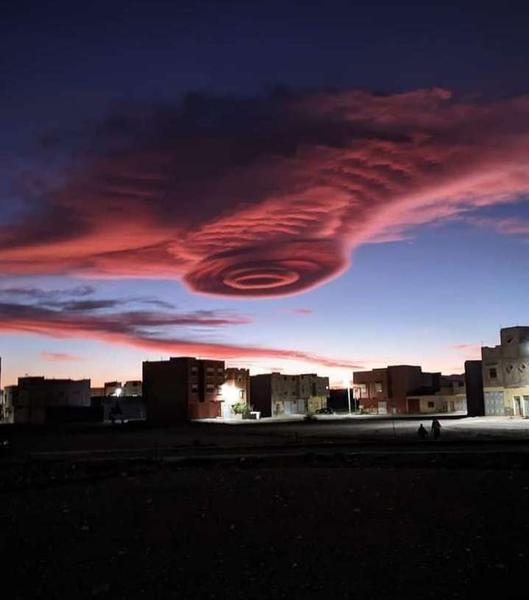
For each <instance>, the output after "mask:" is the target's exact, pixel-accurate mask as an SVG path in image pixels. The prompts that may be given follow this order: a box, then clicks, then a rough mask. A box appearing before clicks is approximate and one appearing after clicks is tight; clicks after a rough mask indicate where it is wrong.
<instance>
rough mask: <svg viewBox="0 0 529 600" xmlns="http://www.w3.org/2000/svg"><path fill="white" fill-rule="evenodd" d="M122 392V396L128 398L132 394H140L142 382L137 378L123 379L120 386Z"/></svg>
mask: <svg viewBox="0 0 529 600" xmlns="http://www.w3.org/2000/svg"><path fill="white" fill-rule="evenodd" d="M122 394H123V396H128V397H129V398H132V397H133V396H142V395H143V390H142V382H141V381H140V380H138V379H135V380H131V381H125V383H124V385H123V388H122Z"/></svg>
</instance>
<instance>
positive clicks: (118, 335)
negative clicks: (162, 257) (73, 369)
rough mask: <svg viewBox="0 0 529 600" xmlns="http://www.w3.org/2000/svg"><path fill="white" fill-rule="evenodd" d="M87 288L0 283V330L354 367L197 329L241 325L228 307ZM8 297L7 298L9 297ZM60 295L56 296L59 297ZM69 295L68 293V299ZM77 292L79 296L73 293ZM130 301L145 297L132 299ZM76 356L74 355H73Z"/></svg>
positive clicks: (165, 350)
mask: <svg viewBox="0 0 529 600" xmlns="http://www.w3.org/2000/svg"><path fill="white" fill-rule="evenodd" d="M89 290H90V288H89V287H83V288H73V289H70V290H54V291H44V290H39V289H38V288H4V289H0V334H1V333H27V334H37V335H44V336H48V337H55V338H84V339H95V340H99V341H103V342H108V343H112V344H121V345H128V346H132V347H136V348H141V349H143V350H149V351H157V352H163V353H164V354H165V353H167V354H173V355H175V354H176V355H178V354H180V355H190V356H202V357H209V358H218V359H222V360H229V359H270V358H271V359H284V360H293V361H301V362H309V363H313V364H318V365H320V366H325V367H346V368H354V367H358V365H357V364H354V363H353V362H352V361H349V360H341V359H338V358H331V357H329V356H323V355H319V354H313V353H310V352H302V351H298V350H295V349H285V348H267V347H259V346H252V345H237V344H226V343H215V342H211V341H208V340H206V341H204V340H201V339H200V334H197V332H199V331H202V332H203V331H212V330H218V329H219V328H225V327H232V326H240V325H245V324H248V323H250V322H251V319H250V318H249V317H247V316H244V315H237V314H234V313H233V312H231V311H213V310H198V311H194V312H187V313H183V312H179V311H176V310H174V308H173V309H172V310H167V309H165V310H160V308H159V307H156V309H153V308H152V307H151V308H149V309H148V310H138V309H136V308H130V307H129V306H127V305H128V304H129V303H124V302H123V301H115V300H104V299H103V300H92V299H86V296H89V294H90V292H89ZM10 297H11V298H10ZM60 297H62V299H59V298H60ZM72 297H73V299H72ZM79 297H81V298H82V299H80V300H79V299H78V298H79ZM133 302H134V304H136V303H138V302H142V303H145V304H150V303H151V300H150V299H148V298H146V299H140V300H138V299H135V300H134V301H133ZM44 358H45V359H46V360H53V361H59V360H62V361H64V360H73V359H72V357H71V356H70V355H67V354H63V353H50V352H47V353H45V356H44ZM76 358H78V357H76Z"/></svg>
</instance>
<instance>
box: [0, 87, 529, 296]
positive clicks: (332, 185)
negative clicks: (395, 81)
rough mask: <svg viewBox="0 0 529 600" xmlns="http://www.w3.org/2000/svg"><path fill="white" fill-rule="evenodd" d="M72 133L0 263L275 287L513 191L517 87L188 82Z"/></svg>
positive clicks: (292, 284) (283, 289)
mask: <svg viewBox="0 0 529 600" xmlns="http://www.w3.org/2000/svg"><path fill="white" fill-rule="evenodd" d="M63 144H66V142H64V143H63ZM71 145H72V149H73V148H75V152H76V160H75V161H73V162H72V164H70V166H69V167H68V169H65V171H64V172H63V173H61V177H60V179H57V181H55V182H53V184H49V183H48V184H47V185H46V186H44V187H39V186H37V188H35V186H34V184H33V183H32V186H33V187H32V190H33V191H32V193H31V194H30V195H28V196H27V197H25V198H24V200H25V210H24V215H23V218H22V217H21V218H20V219H19V220H18V221H17V220H15V221H12V222H10V223H9V224H6V225H4V226H0V269H1V270H2V272H3V273H9V274H26V275H27V274H46V273H69V274H94V275H108V276H140V277H162V276H163V277H174V278H176V279H179V280H181V281H183V282H184V283H185V284H186V285H187V287H188V288H189V289H191V290H192V291H195V292H200V293H206V294H216V295H228V296H246V297H248V296H249V297H260V296H281V295H287V294H293V293H298V292H301V291H304V290H307V289H310V288H312V287H314V286H317V285H320V284H322V283H323V282H325V281H327V280H329V279H331V278H333V277H336V276H337V275H338V274H340V273H342V272H343V271H344V270H345V269H346V268H347V267H348V264H349V259H350V256H351V254H352V252H353V251H354V249H355V248H356V247H357V246H359V245H360V244H363V243H367V242H374V241H375V242H376V241H384V240H388V239H398V238H399V237H401V236H402V235H403V234H404V232H405V231H406V230H407V229H409V228H411V227H413V226H417V225H420V224H424V223H430V222H432V221H435V220H439V219H447V218H450V217H454V216H456V215H459V214H461V213H463V212H465V211H468V210H470V209H475V208H479V207H482V206H487V205H491V204H494V203H501V202H508V201H513V200H515V199H517V197H518V196H519V195H521V194H524V193H527V192H528V191H529V97H520V98H514V99H509V100H502V101H498V102H494V103H485V102H478V101H475V100H465V99H457V98H453V97H452V96H451V95H450V93H449V92H447V91H445V90H440V89H433V90H417V91H413V92H409V93H403V94H395V95H376V94H372V93H367V92H361V91H342V92H314V93H310V94H293V93H275V94H272V95H270V96H267V97H260V98H246V99H235V98H219V97H210V96H206V95H202V96H201V95H192V96H189V97H188V98H187V99H186V100H185V101H184V102H183V103H182V105H181V106H177V107H170V106H166V107H163V108H160V107H158V108H153V109H148V110H147V109H143V110H135V111H131V110H128V111H122V112H121V113H120V114H119V115H114V116H112V117H110V118H109V119H108V120H107V121H105V122H103V123H99V124H98V125H97V126H94V127H93V128H91V129H90V130H89V131H88V132H86V131H85V132H84V133H83V134H82V135H81V134H80V135H79V136H78V137H76V138H75V140H74V142H71ZM66 146H68V144H66ZM55 148H58V149H60V150H61V151H62V152H65V151H66V152H67V151H68V148H65V147H63V146H61V145H60V144H59V146H55ZM58 149H57V151H58ZM53 150H54V146H53V144H52V145H51V147H50V148H48V152H53ZM29 179H31V178H30V177H28V180H29ZM22 183H27V182H25V181H24V180H22ZM26 189H27V186H26ZM28 194H29V192H28ZM3 202H4V201H3ZM5 202H8V200H5Z"/></svg>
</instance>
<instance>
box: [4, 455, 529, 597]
mask: <svg viewBox="0 0 529 600" xmlns="http://www.w3.org/2000/svg"><path fill="white" fill-rule="evenodd" d="M420 460H423V462H424V464H421V463H420ZM427 460H428V459H427V458H423V459H421V458H420V457H419V458H417V461H419V462H416V464H413V465H408V466H395V465H394V464H392V462H391V461H389V462H388V463H386V464H383V465H381V464H379V463H372V464H371V463H370V462H369V459H366V460H365V461H364V462H362V463H360V464H356V463H355V464H351V465H347V464H344V462H343V461H339V460H336V461H333V460H328V462H326V463H325V464H323V463H321V462H318V461H312V462H311V461H310V460H305V462H303V461H300V460H299V459H298V460H293V461H291V462H289V463H285V464H283V465H282V464H277V463H270V462H267V461H262V462H261V463H251V462H246V461H244V460H241V461H240V462H239V464H222V465H220V464H215V463H214V462H213V463H212V464H210V465H208V466H204V467H198V466H187V467H181V466H178V465H170V464H165V465H163V464H141V463H137V464H136V463H135V464H132V463H129V464H127V463H126V462H124V463H123V464H114V463H112V464H110V463H109V465H107V466H105V465H102V464H100V465H99V466H95V467H92V472H90V469H89V468H88V466H87V465H82V464H77V463H65V464H60V465H52V464H47V465H38V466H34V469H37V470H38V474H39V476H38V477H37V478H35V477H34V478H31V477H29V478H28V474H27V470H26V471H24V470H23V469H22V467H20V466H19V467H17V466H16V465H13V466H11V467H10V469H7V470H5V471H4V473H3V475H4V478H5V485H4V487H3V491H1V492H0V507H1V509H0V510H1V512H0V527H1V531H2V536H1V538H0V539H1V546H2V547H1V548H0V550H1V551H2V556H3V557H4V558H3V559H2V580H3V583H2V586H3V588H4V590H7V589H8V588H7V586H8V585H9V584H12V585H13V587H12V590H13V592H12V593H11V594H9V595H7V596H6V598H7V597H9V598H47V599H51V598H139V597H142V598H183V599H187V598H189V599H191V598H215V599H223V598H226V599H238V598H241V599H242V598H244V599H253V598H255V599H263V600H264V599H266V600H270V599H274V598H303V599H311V598H325V599H326V600H331V599H334V598H348V599H353V598H376V599H381V598H474V597H478V596H481V597H496V598H527V597H528V584H527V563H528V559H529V544H528V542H527V540H528V539H529V511H528V510H527V507H528V505H529V503H528V501H529V471H527V470H526V469H525V467H519V468H505V467H504V466H501V465H499V466H498V468H487V469H484V468H482V467H481V466H480V463H479V459H476V460H475V464H471V465H470V466H467V467H465V468H446V467H443V466H442V465H439V464H436V463H435V462H434V463H432V462H431V461H429V462H428V463H426V462H425V461H427ZM489 462H490V461H489ZM17 469H21V471H20V476H19V477H18V479H17ZM70 472H71V473H72V474H71V475H68V476H67V474H68V473H70Z"/></svg>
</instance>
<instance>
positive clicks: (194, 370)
mask: <svg viewBox="0 0 529 600" xmlns="http://www.w3.org/2000/svg"><path fill="white" fill-rule="evenodd" d="M191 373H193V374H195V375H196V374H197V373H198V367H191Z"/></svg>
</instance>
